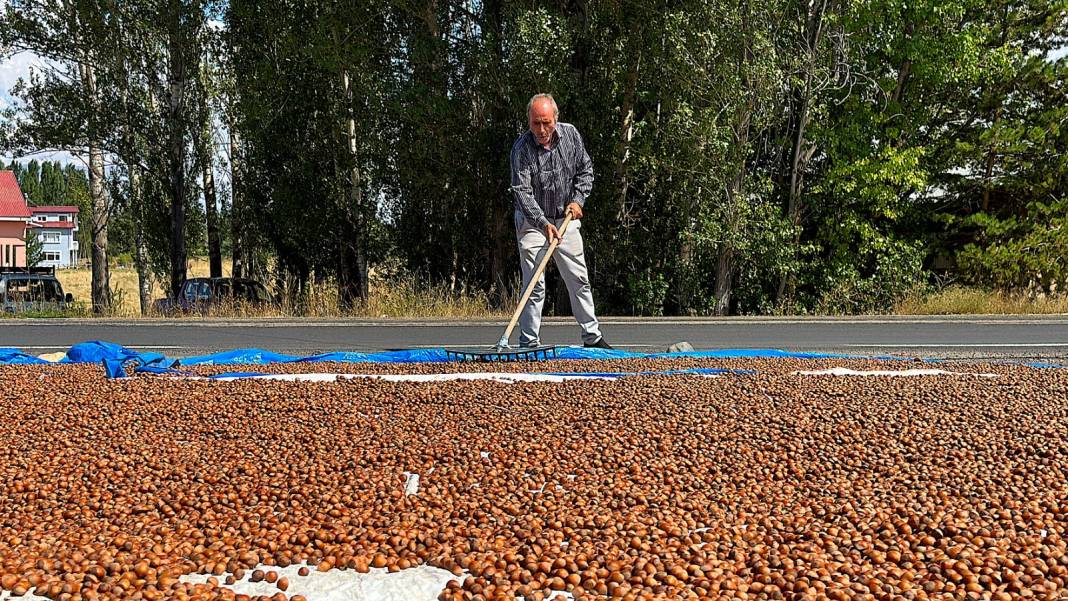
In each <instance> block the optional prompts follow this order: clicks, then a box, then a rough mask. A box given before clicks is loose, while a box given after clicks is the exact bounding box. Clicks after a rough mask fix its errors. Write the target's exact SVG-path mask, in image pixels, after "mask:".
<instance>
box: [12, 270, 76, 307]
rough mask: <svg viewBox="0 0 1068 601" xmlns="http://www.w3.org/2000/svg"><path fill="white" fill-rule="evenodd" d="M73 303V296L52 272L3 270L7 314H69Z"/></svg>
mask: <svg viewBox="0 0 1068 601" xmlns="http://www.w3.org/2000/svg"><path fill="white" fill-rule="evenodd" d="M73 301H74V297H73V296H71V295H70V294H63V286H62V284H60V283H59V280H57V279H56V276H55V271H53V270H52V268H37V267H34V268H30V269H25V268H14V267H5V268H3V269H2V270H0V306H2V307H3V310H4V312H6V313H24V312H27V311H65V310H67V309H68V308H70V305H71V303H72V302H73Z"/></svg>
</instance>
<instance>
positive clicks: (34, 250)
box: [26, 230, 44, 267]
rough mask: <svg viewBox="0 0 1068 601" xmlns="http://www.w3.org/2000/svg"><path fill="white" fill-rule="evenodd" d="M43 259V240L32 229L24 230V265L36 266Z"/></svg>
mask: <svg viewBox="0 0 1068 601" xmlns="http://www.w3.org/2000/svg"><path fill="white" fill-rule="evenodd" d="M42 260H44V242H42V241H41V237H40V236H38V235H37V232H36V231H34V230H27V231H26V267H37V266H38V265H40V264H41V261H42Z"/></svg>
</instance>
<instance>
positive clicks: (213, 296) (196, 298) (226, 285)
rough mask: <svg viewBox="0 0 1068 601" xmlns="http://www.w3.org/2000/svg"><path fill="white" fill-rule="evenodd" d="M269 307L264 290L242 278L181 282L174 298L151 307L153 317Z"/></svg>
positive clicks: (253, 281) (258, 284) (189, 279)
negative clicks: (221, 308)
mask: <svg viewBox="0 0 1068 601" xmlns="http://www.w3.org/2000/svg"><path fill="white" fill-rule="evenodd" d="M271 304H273V300H272V299H271V296H270V295H269V294H267V288H265V287H264V286H263V284H261V283H259V282H257V281H256V280H249V279H245V278H188V279H186V280H185V281H184V282H182V287H181V289H180V290H179V292H178V298H161V299H157V300H156V301H155V302H153V303H152V307H153V309H155V311H156V312H157V313H163V314H174V313H210V312H211V311H213V310H215V309H217V308H220V307H227V306H231V305H245V306H251V307H267V306H270V305H271Z"/></svg>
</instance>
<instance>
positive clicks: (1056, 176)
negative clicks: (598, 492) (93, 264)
mask: <svg viewBox="0 0 1068 601" xmlns="http://www.w3.org/2000/svg"><path fill="white" fill-rule="evenodd" d="M93 6H95V5H88V4H78V3H74V4H62V3H54V2H52V1H51V0H41V1H38V2H27V3H22V2H20V3H14V4H10V5H9V6H8V10H7V12H6V13H5V17H7V18H8V22H10V23H11V24H12V27H11V28H8V29H5V30H4V32H2V33H0V45H4V46H6V47H28V46H34V47H41V48H44V49H45V50H48V51H49V52H47V53H44V55H45V56H49V57H50V58H51V59H52V60H54V61H58V62H57V64H60V65H65V66H66V69H67V70H66V71H64V70H63V69H62V68H61V69H58V70H53V71H46V72H44V73H41V74H39V75H38V76H36V77H35V78H34V79H32V80H29V81H26V82H23V83H22V84H20V85H19V86H16V88H15V90H13V92H14V95H15V97H16V99H17V100H18V107H17V108H18V111H16V112H15V113H12V112H10V111H8V112H7V113H5V115H4V116H0V130H2V134H0V140H2V141H3V143H4V145H5V148H7V149H9V150H12V151H17V152H23V151H25V152H29V151H32V150H39V149H44V148H55V147H65V148H67V147H69V148H84V147H85V144H86V143H87V140H89V139H90V138H91V137H92V136H90V134H93V135H95V136H97V137H98V138H99V139H100V143H102V144H104V147H105V148H106V149H107V150H108V152H109V153H110V155H109V156H114V157H116V158H117V159H118V160H117V164H118V166H117V167H115V168H113V169H112V173H111V175H110V178H109V191H110V194H111V196H110V197H111V199H112V200H113V202H114V215H113V217H112V221H111V228H112V240H111V245H112V246H113V247H114V250H116V251H119V252H124V253H132V252H133V244H134V234H135V231H136V230H137V228H136V227H135V226H138V225H139V226H141V230H142V231H143V232H144V234H145V236H146V239H147V240H148V246H149V251H150V254H151V257H152V264H153V267H154V269H155V270H156V271H157V272H162V271H165V270H166V267H167V264H168V260H169V257H168V247H169V245H170V244H171V241H170V239H169V236H168V232H169V229H168V228H169V226H170V224H169V221H168V220H169V214H170V213H169V211H170V209H169V206H170V204H171V203H172V202H175V201H180V202H181V206H185V207H186V211H187V213H188V218H187V221H186V225H185V231H184V232H183V234H184V240H186V241H187V243H188V244H189V247H190V248H191V249H193V250H194V251H196V250H199V249H201V247H202V246H203V244H204V242H203V240H204V232H203V216H202V215H201V214H200V211H202V209H201V206H202V205H201V203H200V202H199V198H198V196H199V190H198V189H197V186H194V185H190V186H188V187H187V190H186V191H185V194H186V196H184V197H182V198H181V199H175V198H174V194H175V193H176V192H175V191H174V190H173V189H172V187H171V184H172V180H171V174H172V169H173V168H174V166H175V163H174V160H173V159H174V157H173V156H171V154H170V153H169V151H170V149H172V148H177V147H180V148H181V149H185V152H186V154H185V155H183V156H182V157H180V158H181V163H180V164H181V165H184V166H185V167H187V168H188V169H190V170H193V169H196V168H197V167H198V165H201V164H203V163H204V161H205V160H206V158H205V157H196V156H192V154H191V149H192V148H193V146H194V145H193V144H192V143H191V142H192V141H193V136H194V135H196V136H200V135H202V134H203V131H202V129H203V127H204V126H205V125H206V124H212V123H216V122H219V123H223V124H225V128H226V129H227V130H229V131H231V132H233V133H237V134H240V136H241V142H240V143H239V144H236V145H235V147H236V149H237V151H238V153H239V156H238V155H235V156H234V157H233V159H234V162H233V163H230V162H228V161H225V160H220V159H222V157H215V160H216V161H218V163H217V164H220V165H221V168H222V169H223V170H226V169H229V170H231V172H232V179H228V178H225V177H221V178H217V179H219V180H220V181H219V189H220V193H221V194H222V195H223V196H224V197H225V196H226V195H227V193H230V194H231V195H232V197H233V198H234V199H237V200H240V202H237V200H235V201H234V204H233V205H232V206H228V205H227V203H225V202H224V203H223V205H224V209H223V211H222V216H221V217H222V222H223V223H224V225H225V227H223V231H224V234H229V232H230V227H229V225H226V224H236V225H238V226H240V227H239V229H240V228H244V229H243V232H244V233H243V234H242V236H243V238H244V239H243V241H242V244H243V247H244V250H245V252H246V254H247V255H248V257H249V260H250V262H251V264H252V265H253V266H254V268H253V271H254V273H255V274H256V275H258V276H260V277H268V276H272V277H275V278H277V279H278V280H292V281H295V282H296V283H295V285H294V287H292V289H294V290H296V291H297V292H295V296H299V295H300V294H301V293H300V290H302V289H305V288H306V284H307V282H308V280H309V279H310V278H312V277H313V276H314V277H315V278H317V279H319V280H325V281H338V282H339V283H340V282H343V281H345V280H346V277H347V276H348V275H351V273H352V272H353V271H354V269H353V261H354V260H369V261H371V262H377V263H379V264H380V265H388V266H389V269H390V270H392V269H394V268H395V267H396V266H398V265H399V266H401V267H402V271H404V272H405V273H407V274H417V276H418V278H419V281H422V282H426V283H427V286H429V287H440V288H441V289H445V290H450V291H455V290H462V289H465V287H467V288H469V289H481V290H483V291H485V292H486V295H487V298H490V299H492V300H493V301H494V302H497V303H501V304H505V303H507V302H508V300H509V299H511V298H513V297H514V294H512V292H513V291H512V290H511V287H512V286H513V285H514V284H513V283H514V281H515V280H516V278H515V274H516V271H517V269H516V251H515V242H514V232H513V219H512V212H513V208H512V199H511V198H510V196H509V192H508V188H509V185H510V182H509V173H508V154H509V150H510V149H511V146H512V143H513V142H514V140H515V139H516V137H517V136H519V135H520V134H521V133H522V132H523V131H524V129H525V127H526V118H525V115H524V109H525V106H526V102H527V100H528V99H529V98H530V96H531V95H533V94H534V93H536V92H551V93H553V94H554V95H555V97H556V98H557V101H558V103H559V105H560V109H561V116H560V118H561V120H562V121H565V122H569V123H572V124H574V125H576V126H577V127H578V128H579V131H580V132H581V133H582V134H583V137H584V141H585V143H586V146H587V149H588V151H589V152H590V154H591V156H592V158H593V160H594V164H595V170H596V183H595V186H594V190H593V194H592V195H591V196H590V198H589V199H588V201H587V203H586V207H585V212H586V216H585V217H584V219H583V235H584V238H585V239H586V244H587V261H588V265H589V267H590V272H591V277H592V279H593V285H594V288H595V291H596V297H597V299H598V303H599V307H598V309H599V311H600V312H602V313H613V312H620V313H633V314H643V315H660V314H708V313H712V312H717V311H727V312H733V313H745V314H748V313H772V312H778V313H791V312H820V311H825V312H835V313H839V312H879V311H885V310H889V309H891V308H892V307H893V306H895V305H896V304H897V303H898V302H899V300H900V299H902V298H903V297H904V296H906V295H908V294H909V293H910V292H911V291H914V290H916V289H917V288H918V287H922V285H923V283H924V281H925V280H926V279H928V277H929V274H928V271H929V270H935V269H937V270H938V271H939V274H938V275H939V277H942V278H948V279H958V280H961V281H963V282H966V283H969V284H973V285H976V286H984V287H991V288H1002V289H1007V290H1039V289H1040V290H1044V291H1049V290H1054V289H1057V290H1061V289H1063V287H1064V286H1065V285H1068V282H1066V281H1065V277H1066V274H1065V272H1064V269H1065V268H1064V267H1062V266H1061V263H1062V262H1063V261H1062V260H1061V259H1062V257H1064V256H1065V251H1066V249H1065V239H1064V236H1065V234H1064V233H1063V232H1064V231H1065V229H1064V225H1065V224H1064V220H1065V213H1066V210H1068V207H1066V204H1065V203H1066V202H1068V200H1066V199H1068V161H1066V159H1065V157H1066V156H1068V127H1065V125H1064V124H1065V122H1066V119H1068V103H1066V102H1065V96H1064V90H1065V89H1068V81H1066V79H1068V78H1066V69H1068V67H1066V65H1068V62H1066V59H1065V58H1063V57H1062V58H1061V59H1059V60H1056V61H1053V60H1048V59H1047V58H1046V57H1047V55H1048V54H1049V52H1050V51H1051V50H1053V49H1055V48H1058V47H1060V46H1063V44H1064V43H1065V38H1064V35H1063V32H1064V31H1066V30H1068V27H1066V25H1068V10H1066V7H1065V4H1064V2H1062V1H1059V0H1058V2H1054V3H1052V4H1050V3H1049V2H1039V1H1038V0H1011V1H1010V0H994V2H993V3H990V2H980V1H979V0H950V1H948V2H946V1H943V0H920V1H919V2H902V1H901V0H871V1H865V2H859V1H851V2H840V3H826V4H822V3H810V2H800V1H798V0H759V1H757V2H720V3H710V2H706V1H699V0H682V1H679V2H670V3H669V2H664V1H662V0H614V1H612V2H593V3H565V2H549V3H540V4H539V3H530V2H515V1H513V0H483V1H481V2H472V3H448V2H437V1H435V0H404V1H398V2H384V1H382V2H378V1H376V2H365V3H345V2H338V1H336V0H330V1H327V2H309V1H306V0H283V1H282V2H277V3H274V4H272V5H271V6H270V7H267V6H266V5H264V4H263V3H257V2H252V1H251V0H234V1H231V2H229V3H226V4H220V5H214V4H212V3H190V4H182V5H181V6H183V7H184V9H185V10H188V11H191V12H189V13H188V14H187V15H186V16H187V17H189V19H188V22H187V23H185V26H188V27H189V28H190V29H189V30H188V31H187V30H185V29H182V27H181V26H180V27H178V29H177V30H174V31H171V29H168V26H167V24H168V23H172V24H173V22H172V21H170V20H169V19H170V18H171V17H173V16H174V14H172V12H169V9H168V8H167V7H166V6H163V5H160V6H156V5H152V6H147V5H146V6H140V5H130V6H127V5H115V6H110V5H109V6H108V7H105V8H106V10H95V9H94V10H89V9H91V8H93ZM168 6H170V5H168ZM16 7H17V8H16ZM71 7H73V9H75V13H76V15H75V16H76V17H77V19H75V22H77V23H80V24H81V29H79V30H78V32H77V35H78V37H79V39H80V40H81V41H82V42H84V43H82V44H81V45H78V44H73V43H72V41H73V40H71V41H68V40H66V39H65V38H64V37H63V36H57V35H55V34H56V32H63V31H67V29H68V28H69V24H68V23H67V22H65V21H63V18H64V15H65V14H66V13H63V12H62V11H61V10H60V8H71ZM98 8H99V7H98ZM183 14H184V13H183ZM208 15H210V16H212V17H213V18H219V19H221V20H222V21H223V22H224V26H223V27H222V29H221V30H219V31H216V30H214V29H213V28H208V27H203V24H204V22H205V19H206V16H208ZM67 16H68V17H69V16H70V15H67ZM181 23H183V22H182V21H179V25H181ZM176 32H177V33H176ZM172 34H174V35H172ZM179 34H180V35H179ZM179 42H180V43H179ZM171 50H174V51H180V52H182V53H185V54H187V55H188V56H189V57H192V56H196V57H201V58H199V59H191V60H193V62H195V63H196V65H197V68H196V69H195V71H197V72H198V73H199V74H200V76H199V77H197V78H196V79H197V81H196V82H195V84H194V85H192V86H191V87H190V89H189V96H188V98H187V99H186V100H187V101H188V103H189V104H188V106H189V107H194V106H195V107H198V109H197V110H199V111H201V112H200V113H199V114H197V115H196V119H193V118H192V116H193V115H192V113H191V112H190V113H189V115H188V117H187V118H188V120H189V122H188V123H187V122H184V121H181V120H180V119H177V118H176V117H175V115H172V114H171V113H169V112H167V110H166V102H165V101H166V99H168V94H169V87H168V85H169V83H170V81H171V79H170V77H169V74H170V66H169V65H170V64H169V63H168V61H167V59H168V57H169V56H171V54H170V51H171ZM77 52H84V53H85V54H82V55H76V53H77ZM185 54H183V56H185ZM115 57H122V60H116V58H115ZM73 58H79V59H80V60H85V61H88V62H91V63H93V64H94V65H96V66H97V67H98V71H97V74H98V80H99V87H100V89H101V98H100V103H99V105H98V106H95V107H94V106H92V105H90V104H87V103H86V101H85V97H84V94H81V93H80V92H81V90H80V87H79V86H78V85H72V83H71V82H76V81H77V78H76V77H73V75H74V72H73V71H72V70H70V66H71V65H72V64H73V62H72V61H71V59H73ZM187 58H188V57H187ZM120 66H122V67H123V68H119V67H120ZM346 78H347V82H348V88H346V84H345V81H346ZM350 120H351V123H352V126H353V129H354V131H355V136H354V137H353V138H352V139H351V140H350V138H349V133H348V132H349V123H350ZM13 125H17V126H18V127H13ZM131 132H133V133H132V134H131ZM215 138H216V139H217V140H222V139H224V136H221V135H216V136H215ZM18 169H19V170H20V171H22V172H23V174H22V175H20V178H24V179H25V180H26V182H27V183H26V184H25V185H24V190H26V193H27V195H28V197H29V198H30V199H31V201H32V202H53V201H54V200H53V199H54V198H57V196H56V191H57V190H60V189H62V190H63V192H62V194H63V196H64V197H66V198H70V199H72V200H71V201H70V202H71V203H72V204H74V203H78V204H80V205H81V206H82V222H83V224H87V223H89V220H90V218H91V207H90V206H89V205H88V203H87V199H88V193H87V188H86V186H85V183H84V175H83V174H82V173H81V172H80V171H77V172H76V173H71V172H69V171H68V170H62V171H61V170H59V169H57V167H56V166H55V165H50V164H49V163H43V164H42V163H36V162H31V163H27V164H26V165H25V166H24V167H23V166H21V165H20V166H18ZM31 172H32V173H31ZM135 172H136V173H140V174H141V175H142V179H143V182H142V192H141V195H140V197H138V198H135V197H134V194H133V192H132V190H131V189H130V185H129V181H130V178H131V174H133V173H135ZM75 176H77V177H78V178H80V179H79V181H78V182H73V180H72V178H73V177H75ZM89 229H90V228H89V227H83V228H82V232H83V235H87V234H88V232H89ZM233 243H234V241H233V240H229V239H228V237H227V235H224V238H223V246H224V248H232V245H233ZM83 248H88V241H87V240H86V241H85V242H83ZM936 257H940V258H949V259H950V264H949V265H948V266H946V265H944V264H943V261H942V260H941V259H940V260H939V261H938V262H936V261H935V258H936ZM268 264H271V265H275V266H277V267H276V270H275V272H274V273H270V274H269V273H268V272H267V271H266V267H265V266H266V265H268ZM356 271H358V269H357V270H356ZM413 277H414V276H413ZM342 285H343V284H342ZM717 295H719V296H720V298H717ZM552 296H553V295H552V294H550V298H551V297H552Z"/></svg>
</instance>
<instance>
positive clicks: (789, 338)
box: [0, 316, 1068, 359]
mask: <svg viewBox="0 0 1068 601" xmlns="http://www.w3.org/2000/svg"><path fill="white" fill-rule="evenodd" d="M503 329H504V322H503V321H498V320H476V321H455V320H425V321H402V320H359V319H351V320H317V319H292V318H286V319H259V320H233V319H200V318H197V319H186V320H182V321H176V320H147V319H145V320H100V319H51V320H46V319H35V320H31V319H5V320H0V347H15V348H20V349H23V350H24V351H26V352H29V353H32V354H41V353H47V352H55V351H61V350H66V349H67V348H69V347H70V346H71V345H72V344H75V343H77V342H82V341H86V340H107V341H110V342H115V343H118V344H122V345H124V346H127V347H129V348H132V349H136V350H144V351H155V352H161V353H164V354H166V355H167V356H171V357H189V356H193V355H199V354H205V353H210V352H215V351H220V350H227V349H234V348H263V349H267V350H271V351H275V352H280V353H289V354H296V355H309V354H314V353H320V352H328V351H377V350H388V349H401V348H421V347H439V346H446V347H471V348H478V347H486V346H489V345H492V344H493V343H495V342H496V341H497V339H498V338H499V337H500V335H501V333H502V331H503ZM602 329H603V331H604V333H605V337H606V340H608V341H609V342H610V343H611V344H612V345H613V346H616V347H617V348H623V349H627V350H634V351H641V352H659V351H664V350H666V349H667V347H668V346H669V345H671V344H673V343H676V342H681V341H686V342H689V343H690V344H691V345H693V347H694V348H696V349H757V348H777V349H784V350H789V351H810V352H843V353H855V354H864V355H873V354H878V355H900V356H913V357H914V356H922V357H943V358H962V359H972V358H986V357H991V358H1000V357H1016V358H1026V357H1046V358H1048V357H1054V358H1066V357H1068V316H1009V317H1006V316H978V317H976V316H968V317H849V318H826V317H816V318H795V317H782V318H745V317H730V318H699V319H698V318H618V317H617V318H612V317H609V318H605V319H604V320H603V328H602ZM578 334H579V332H578V327H577V326H576V325H575V323H574V321H573V320H571V319H570V318H552V319H547V320H546V321H545V324H544V325H543V329H542V341H543V342H544V343H546V344H578V343H579V337H578ZM514 340H515V338H514V335H513V342H514Z"/></svg>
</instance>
